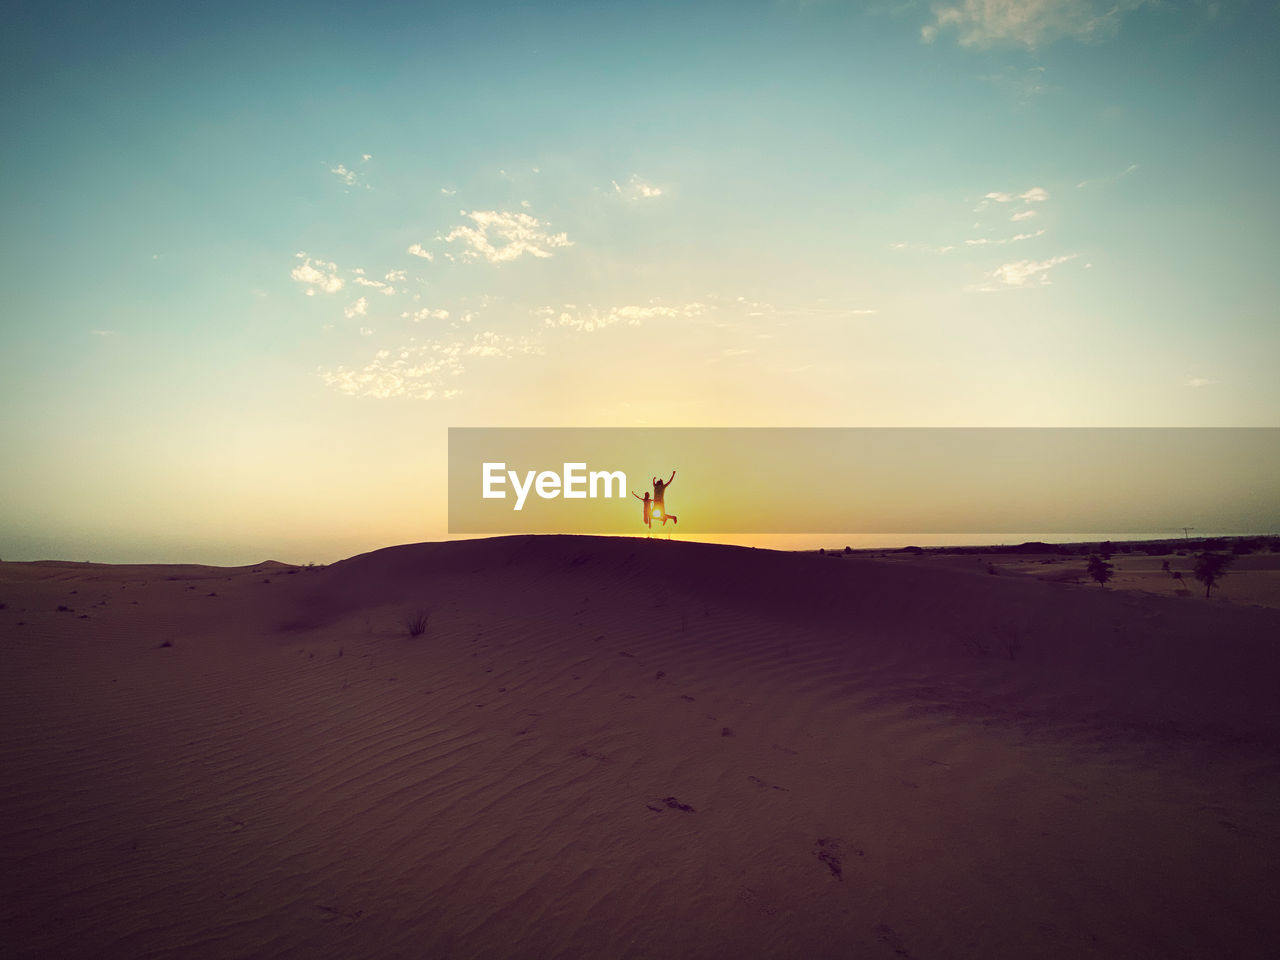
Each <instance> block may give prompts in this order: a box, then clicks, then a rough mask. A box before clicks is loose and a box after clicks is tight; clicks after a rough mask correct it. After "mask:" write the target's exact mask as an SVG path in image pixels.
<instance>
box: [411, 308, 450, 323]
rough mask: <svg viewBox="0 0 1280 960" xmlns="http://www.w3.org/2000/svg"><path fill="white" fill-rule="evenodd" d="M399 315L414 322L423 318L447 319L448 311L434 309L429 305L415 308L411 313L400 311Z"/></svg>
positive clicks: (418, 321) (419, 321)
mask: <svg viewBox="0 0 1280 960" xmlns="http://www.w3.org/2000/svg"><path fill="white" fill-rule="evenodd" d="M400 316H402V317H404V318H405V319H406V320H412V321H413V322H414V323H421V322H422V321H423V320H448V319H449V311H448V310H441V309H435V310H433V309H432V308H431V307H423V308H422V309H421V310H415V311H414V312H413V313H408V312H405V313H402V314H400Z"/></svg>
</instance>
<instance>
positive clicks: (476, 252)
mask: <svg viewBox="0 0 1280 960" xmlns="http://www.w3.org/2000/svg"><path fill="white" fill-rule="evenodd" d="M461 214H462V216H464V217H467V218H469V219H470V220H471V223H472V225H471V226H468V225H466V224H463V225H461V226H457V227H454V228H453V230H452V231H450V232H449V234H448V235H447V236H445V237H444V240H445V241H447V242H448V243H453V242H454V241H461V242H462V243H463V244H464V245H465V246H466V247H467V248H468V249H467V250H465V251H464V252H463V258H464V259H467V260H474V259H477V258H479V257H483V258H484V259H485V260H487V261H488V262H489V263H510V262H511V261H513V260H519V259H520V258H521V257H522V256H524V255H525V254H526V253H527V254H529V255H530V256H532V257H539V258H546V257H550V256H551V255H552V254H551V251H552V250H554V249H557V248H559V247H571V246H573V241H572V240H570V239H569V237H568V236H567V235H566V234H564V233H549V232H548V231H547V230H546V229H545V224H543V223H542V221H540V220H538V219H537V218H536V217H533V216H532V215H530V214H527V213H518V212H507V211H500V210H473V211H471V212H470V213H468V212H467V211H466V210H463V211H461ZM495 241H497V242H496V243H495Z"/></svg>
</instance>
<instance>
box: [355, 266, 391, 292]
mask: <svg viewBox="0 0 1280 960" xmlns="http://www.w3.org/2000/svg"><path fill="white" fill-rule="evenodd" d="M356 283H358V284H360V286H362V287H372V288H373V289H374V290H377V291H378V292H379V293H385V294H386V295H387V296H392V295H394V294H395V293H396V288H395V287H393V286H391V284H389V283H384V282H383V281H381V280H370V279H369V278H368V277H366V276H364V271H363V270H360V271H357V273H356Z"/></svg>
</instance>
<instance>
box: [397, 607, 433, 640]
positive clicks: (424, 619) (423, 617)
mask: <svg viewBox="0 0 1280 960" xmlns="http://www.w3.org/2000/svg"><path fill="white" fill-rule="evenodd" d="M430 619H431V613H430V612H429V611H427V610H419V611H418V612H417V613H415V614H414V615H413V616H411V617H409V618H408V619H406V620H405V622H404V628H405V629H406V630H408V631H409V636H411V637H420V636H422V635H423V634H424V633H426V632H427V623H428V621H430Z"/></svg>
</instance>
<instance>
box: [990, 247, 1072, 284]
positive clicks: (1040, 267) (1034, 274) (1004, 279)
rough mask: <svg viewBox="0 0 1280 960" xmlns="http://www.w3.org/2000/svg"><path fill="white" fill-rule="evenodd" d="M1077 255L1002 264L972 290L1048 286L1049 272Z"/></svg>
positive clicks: (1049, 281)
mask: <svg viewBox="0 0 1280 960" xmlns="http://www.w3.org/2000/svg"><path fill="white" fill-rule="evenodd" d="M1077 256H1078V254H1074V253H1071V254H1066V255H1064V256H1059V257H1050V258H1049V259H1048V260H1014V261H1012V262H1011V263H1006V264H1002V265H1001V266H999V267H997V268H996V269H995V270H993V271H991V273H990V274H988V276H987V282H985V283H984V284H982V285H981V286H978V287H975V288H973V289H975V290H978V291H980V292H983V293H990V292H993V291H996V290H1008V289H1011V288H1019V287H1035V286H1048V285H1049V284H1050V283H1051V282H1052V281H1051V280H1050V279H1049V271H1050V270H1052V269H1053V268H1054V267H1056V266H1058V265H1059V264H1063V263H1066V262H1067V261H1068V260H1074V259H1075V258H1076V257H1077Z"/></svg>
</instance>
